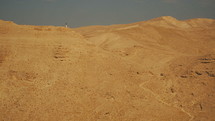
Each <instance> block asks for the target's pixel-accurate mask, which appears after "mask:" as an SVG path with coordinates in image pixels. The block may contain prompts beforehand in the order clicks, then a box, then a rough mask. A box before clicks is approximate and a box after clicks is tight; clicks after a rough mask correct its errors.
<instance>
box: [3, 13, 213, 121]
mask: <svg viewBox="0 0 215 121" xmlns="http://www.w3.org/2000/svg"><path fill="white" fill-rule="evenodd" d="M214 47H215V20H212V19H191V20H186V21H179V20H176V19H175V18H172V17H169V16H166V17H160V18H155V19H152V20H149V21H144V22H137V23H132V24H126V25H111V26H89V27H81V28H75V29H68V28H64V27H53V26H27V25H16V24H14V23H13V22H6V21H2V20H0V102H1V103H0V114H1V115H0V120H2V121H14V120H16V121H29V120H31V121H213V119H215V116H214V113H215V105H214V101H215V96H214V93H215V48H214Z"/></svg>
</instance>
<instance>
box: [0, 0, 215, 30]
mask: <svg viewBox="0 0 215 121" xmlns="http://www.w3.org/2000/svg"><path fill="white" fill-rule="evenodd" d="M160 16H173V17H175V18H177V19H190V18H213V19H215V0H0V19H3V20H10V21H14V22H15V23H17V24H31V25H57V26H61V25H64V24H65V23H66V22H67V23H68V25H69V26H70V27H79V26H87V25H110V24H126V23H133V22H138V21H144V20H148V19H151V18H156V17H160Z"/></svg>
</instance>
